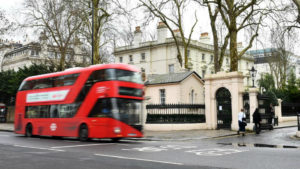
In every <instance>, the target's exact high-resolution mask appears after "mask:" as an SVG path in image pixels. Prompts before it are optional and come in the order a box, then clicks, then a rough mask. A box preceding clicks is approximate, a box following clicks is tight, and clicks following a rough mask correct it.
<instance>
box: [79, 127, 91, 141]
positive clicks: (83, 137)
mask: <svg viewBox="0 0 300 169" xmlns="http://www.w3.org/2000/svg"><path fill="white" fill-rule="evenodd" d="M88 136H89V130H88V127H87V126H86V125H85V124H83V125H81V126H80V128H79V140H80V141H87V140H88V138H89V137H88Z"/></svg>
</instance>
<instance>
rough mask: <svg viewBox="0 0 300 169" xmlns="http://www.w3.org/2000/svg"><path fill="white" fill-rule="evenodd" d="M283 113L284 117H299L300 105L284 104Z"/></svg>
mask: <svg viewBox="0 0 300 169" xmlns="http://www.w3.org/2000/svg"><path fill="white" fill-rule="evenodd" d="M281 112H282V116H297V113H298V112H299V113H300V103H291V102H283V103H282V105H281Z"/></svg>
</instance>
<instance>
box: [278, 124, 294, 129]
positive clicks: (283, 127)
mask: <svg viewBox="0 0 300 169" xmlns="http://www.w3.org/2000/svg"><path fill="white" fill-rule="evenodd" d="M291 127H298V125H292V126H282V127H274V128H273V129H284V128H291Z"/></svg>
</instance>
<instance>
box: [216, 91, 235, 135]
mask: <svg viewBox="0 0 300 169" xmlns="http://www.w3.org/2000/svg"><path fill="white" fill-rule="evenodd" d="M216 103H217V104H216V105H217V128H218V129H231V122H232V109H231V94H230V92H229V90H228V89H226V88H225V87H221V88H219V89H218V90H217V92H216Z"/></svg>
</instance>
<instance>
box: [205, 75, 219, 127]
mask: <svg viewBox="0 0 300 169" xmlns="http://www.w3.org/2000/svg"><path fill="white" fill-rule="evenodd" d="M204 88H205V119H206V127H207V129H216V128H217V125H216V124H215V123H216V120H217V119H216V118H217V115H216V114H215V113H214V112H215V110H214V108H213V102H215V101H216V99H215V97H214V95H213V94H212V90H211V81H206V82H205V87H204Z"/></svg>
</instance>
